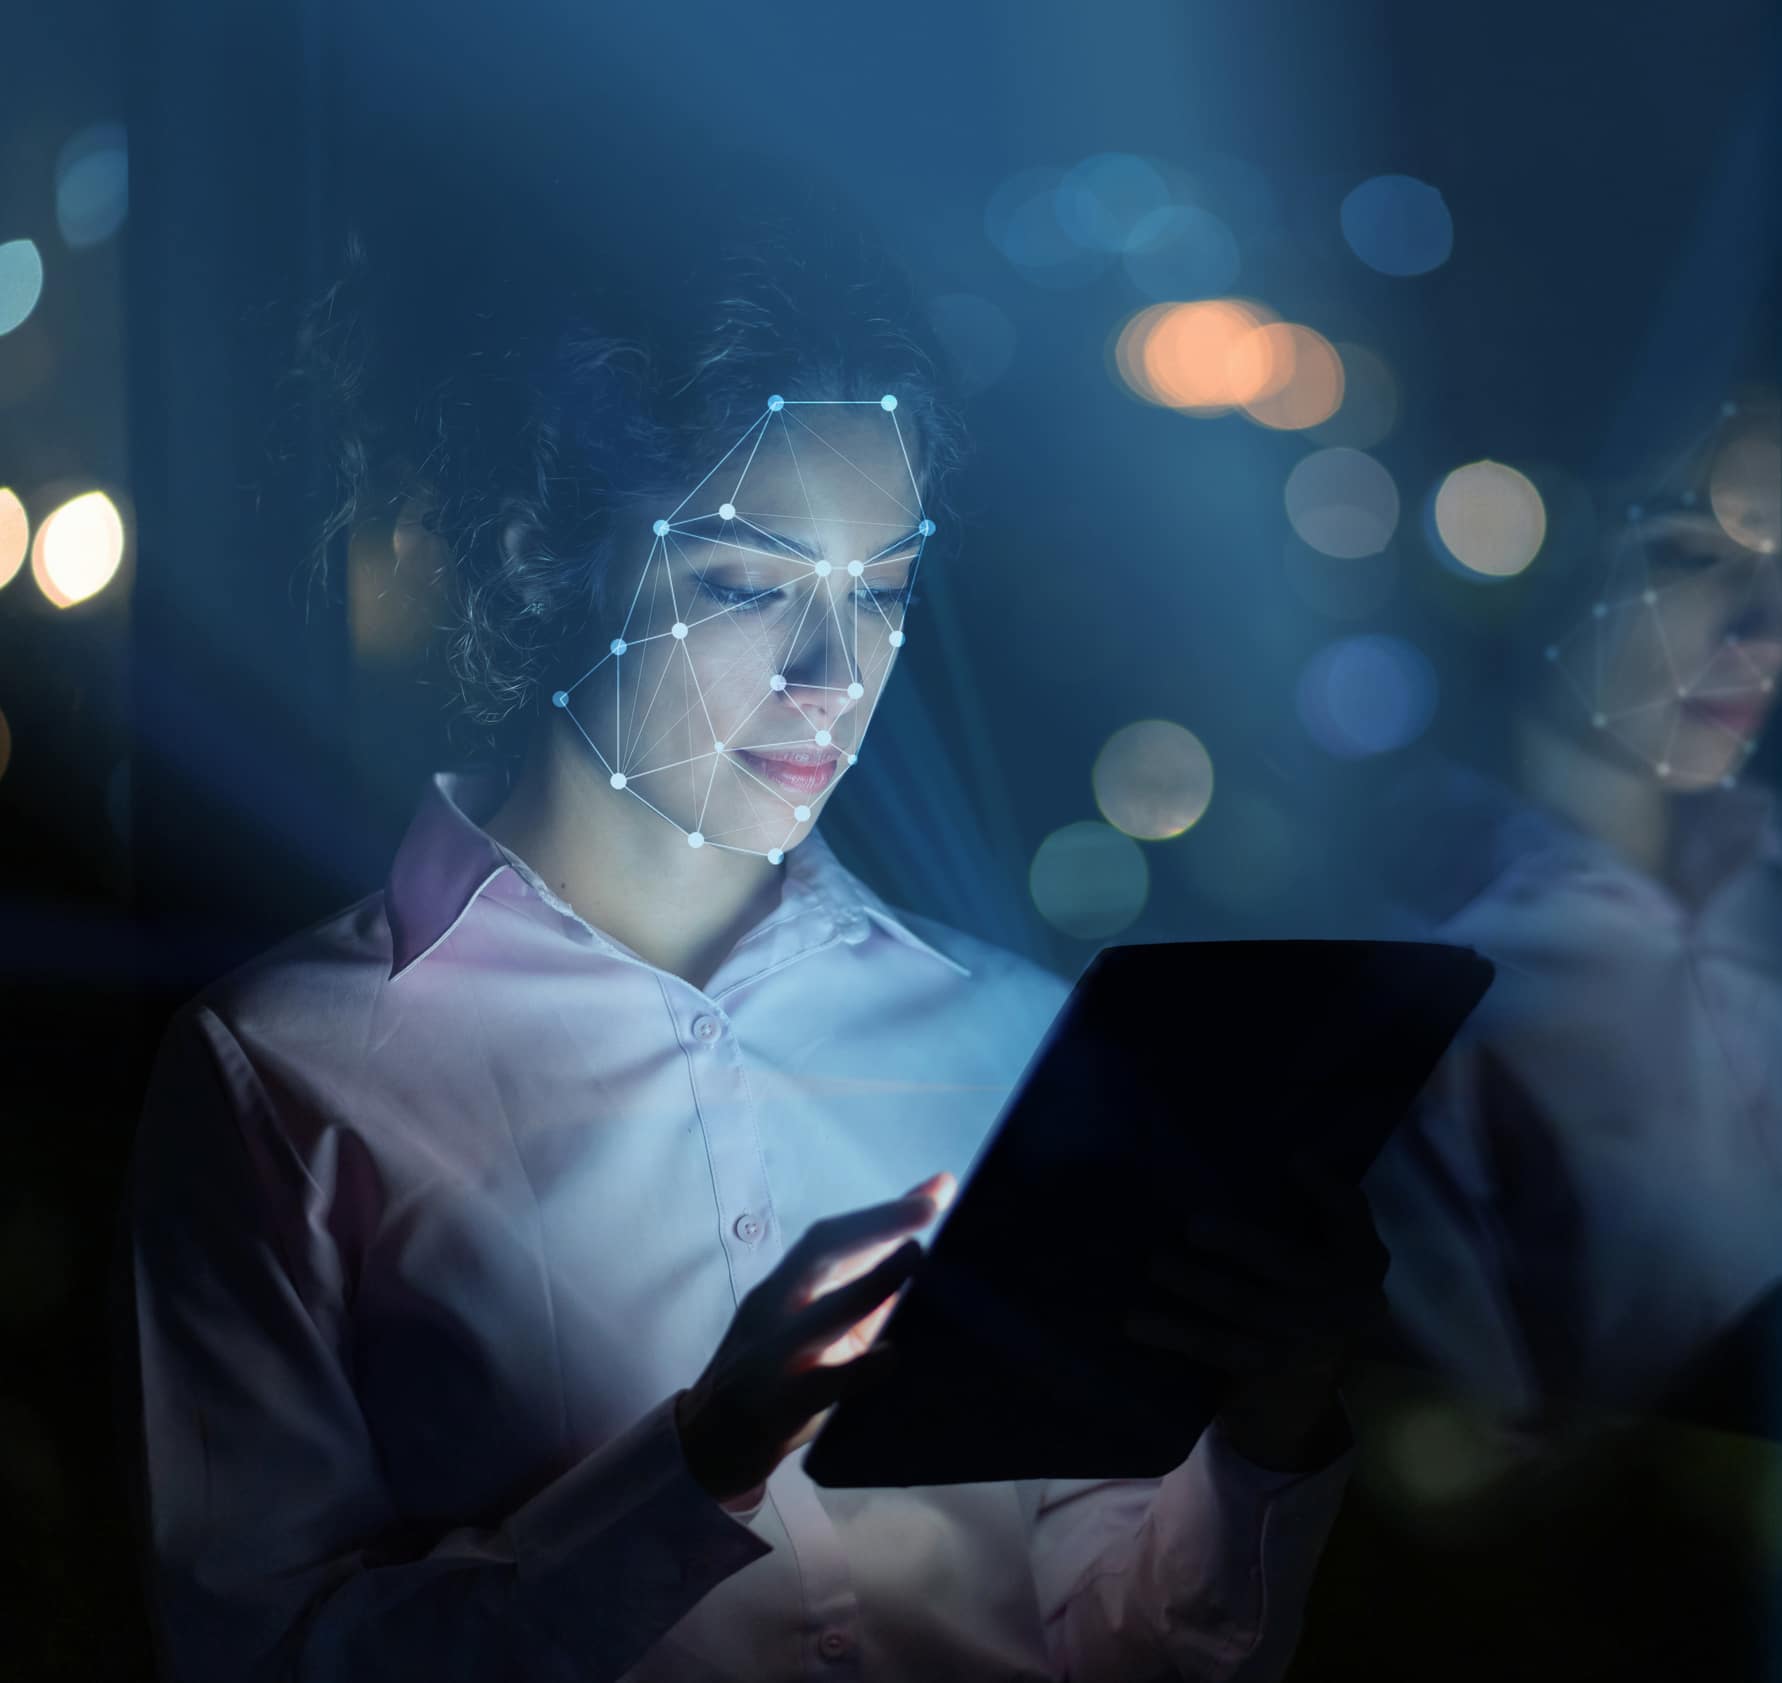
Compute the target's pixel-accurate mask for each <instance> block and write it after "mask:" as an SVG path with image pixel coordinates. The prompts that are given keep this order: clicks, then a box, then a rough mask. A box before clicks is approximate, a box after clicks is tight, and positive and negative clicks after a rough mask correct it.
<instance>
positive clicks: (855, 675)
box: [552, 394, 935, 864]
mask: <svg viewBox="0 0 1782 1683" xmlns="http://www.w3.org/2000/svg"><path fill="white" fill-rule="evenodd" d="M934 529H935V528H934V522H933V521H932V520H930V519H929V518H928V517H927V515H926V514H925V513H924V512H923V508H922V495H921V486H920V483H919V481H918V478H917V474H916V470H915V466H914V464H913V462H912V460H911V456H910V452H909V449H908V447H907V445H906V443H905V440H904V435H903V430H902V427H901V426H900V424H899V422H898V419H897V399H896V397H895V396H892V395H889V394H887V395H886V396H884V397H882V398H873V399H865V400H860V401H840V400H813V401H798V400H794V399H790V398H783V397H779V396H777V395H776V396H773V397H770V398H769V399H768V400H767V404H766V407H765V408H764V409H763V410H762V412H761V414H760V416H759V417H758V418H757V419H756V420H755V421H754V422H753V424H752V425H750V427H749V428H748V429H747V431H745V432H744V433H743V435H742V436H741V437H740V438H739V439H738V440H737V441H736V442H735V443H734V444H733V445H732V446H731V447H730V449H729V450H727V451H726V452H725V453H724V455H723V456H722V457H721V458H720V459H719V460H718V462H717V463H716V464H715V465H714V466H713V467H712V468H711V469H710V470H709V471H708V472H707V473H706V475H705V477H704V478H703V479H701V480H700V481H699V483H698V484H697V485H696V486H694V488H693V489H692V490H691V491H690V492H688V494H687V495H686V496H685V497H683V498H682V499H681V501H680V502H679V503H678V504H677V505H676V506H675V507H673V508H672V509H667V510H664V511H663V512H662V513H661V514H660V515H658V516H656V517H655V518H654V519H653V520H652V521H651V523H650V527H649V531H648V539H649V545H648V553H647V555H646V556H645V558H644V560H643V563H642V565H641V567H640V568H639V570H638V574H637V577H636V580H635V585H634V586H633V587H632V588H631V589H630V591H629V594H628V597H627V596H623V595H622V594H619V593H615V594H613V595H612V597H611V598H610V599H612V600H615V601H617V600H626V601H628V606H627V607H626V609H625V611H624V616H623V619H622V621H621V623H619V624H618V625H616V626H614V627H613V628H612V636H611V638H610V640H609V641H608V643H607V646H606V650H605V652H604V653H603V654H602V655H601V656H600V658H599V659H598V660H597V661H595V663H594V664H593V665H592V666H591V667H589V668H588V670H587V671H585V672H584V673H583V674H582V675H581V676H580V677H579V678H577V679H576V680H575V681H574V682H573V683H571V684H570V685H568V686H567V687H566V688H564V689H560V690H558V691H557V692H556V693H555V694H554V695H553V696H552V700H553V702H554V703H555V705H556V706H557V707H558V708H560V709H562V710H563V712H564V714H565V715H566V716H567V718H568V719H569V720H570V722H571V723H572V724H573V725H574V726H575V728H576V729H577V731H578V732H580V734H581V736H582V738H583V740H584V741H585V742H586V743H587V745H588V747H589V748H590V749H591V750H592V751H593V753H594V755H595V757H596V758H597V759H598V760H599V762H600V764H601V766H602V767H603V768H604V769H605V771H606V773H607V778H608V781H609V783H610V784H611V785H612V787H613V788H615V789H622V790H624V791H625V793H627V794H629V795H633V796H635V797H636V798H637V799H638V800H640V801H642V802H643V803H644V804H645V805H646V806H648V807H649V808H650V809H651V811H653V812H655V813H657V814H658V815H659V816H661V817H662V818H663V819H665V820H666V821H667V822H668V823H670V824H673V825H674V826H675V828H676V829H678V830H680V831H681V833H682V834H683V835H684V836H685V837H686V840H687V844H688V846H690V847H696V848H697V847H719V848H728V849H730V850H732V851H734V852H741V853H754V854H761V855H765V856H766V858H767V859H768V860H770V861H771V862H772V863H774V864H778V863H779V862H780V861H781V860H782V859H783V858H784V857H785V852H786V850H787V849H788V848H789V847H791V846H792V845H793V844H794V842H795V841H796V840H798V839H801V837H802V835H803V834H804V833H808V829H809V827H810V826H811V825H812V824H814V823H815V821H816V814H817V811H818V808H819V807H820V805H821V803H822V802H823V800H825V799H826V798H827V796H828V794H829V792H830V790H832V789H833V788H834V787H835V785H836V784H837V783H838V782H839V781H840V780H841V778H842V776H843V775H844V774H845V773H846V772H847V770H848V769H849V768H850V767H851V766H853V765H854V764H855V763H856V761H857V759H858V757H859V753H860V746H861V742H862V740H863V739H864V737H865V734H866V727H867V724H868V722H869V721H870V719H871V717H872V712H873V709H874V707H875V705H876V704H877V701H878V698H879V695H880V693H881V691H882V690H883V688H884V685H885V681H886V679H887V678H888V677H889V675H890V671H891V667H892V664H893V663H894V661H895V660H896V657H897V651H898V650H899V649H900V648H901V647H902V646H903V642H904V618H905V615H906V612H907V610H908V607H909V604H910V602H911V600H912V593H913V590H914V586H915V579H916V569H917V566H918V564H919V563H920V560H921V556H922V551H923V548H924V546H925V545H926V543H927V541H928V539H929V538H930V537H931V536H932V535H933V533H934ZM642 541H643V537H642V534H641V533H640V538H639V542H640V545H641V543H642ZM618 583H619V585H620V589H621V591H622V590H623V587H624V586H625V585H626V584H629V583H630V581H629V580H626V579H621V580H619V581H618Z"/></svg>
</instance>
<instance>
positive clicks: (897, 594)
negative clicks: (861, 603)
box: [855, 584, 922, 614]
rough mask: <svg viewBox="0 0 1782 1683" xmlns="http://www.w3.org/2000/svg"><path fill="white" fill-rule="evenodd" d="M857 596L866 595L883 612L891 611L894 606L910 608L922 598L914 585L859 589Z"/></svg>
mask: <svg viewBox="0 0 1782 1683" xmlns="http://www.w3.org/2000/svg"><path fill="white" fill-rule="evenodd" d="M855 595H857V596H864V597H866V598H867V599H868V600H869V601H870V602H871V603H872V605H873V606H874V607H875V608H877V609H879V611H880V612H881V613H887V614H888V613H890V612H891V611H892V610H893V609H894V608H904V609H908V608H910V607H911V606H913V605H914V604H915V603H917V602H919V601H921V600H922V598H921V597H919V596H918V595H917V594H916V591H915V586H914V585H908V584H906V585H903V586H901V587H899V588H897V589H891V588H889V587H874V588H872V589H870V590H858V591H856V592H855Z"/></svg>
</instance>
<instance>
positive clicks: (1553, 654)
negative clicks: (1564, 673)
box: [1547, 643, 1559, 660]
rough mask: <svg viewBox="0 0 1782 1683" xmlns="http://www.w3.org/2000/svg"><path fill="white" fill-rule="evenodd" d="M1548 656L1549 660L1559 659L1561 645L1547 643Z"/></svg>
mask: <svg viewBox="0 0 1782 1683" xmlns="http://www.w3.org/2000/svg"><path fill="white" fill-rule="evenodd" d="M1547 658H1548V659H1549V660H1558V659H1559V645H1558V644H1557V643H1549V644H1548V645H1547Z"/></svg>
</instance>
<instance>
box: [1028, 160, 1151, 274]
mask: <svg viewBox="0 0 1782 1683" xmlns="http://www.w3.org/2000/svg"><path fill="white" fill-rule="evenodd" d="M1053 203H1054V207H1055V214H1056V216H1057V218H1058V226H1059V227H1060V228H1061V229H1063V230H1064V233H1065V235H1066V237H1067V238H1069V239H1070V240H1072V241H1074V242H1075V243H1076V244H1077V245H1079V246H1082V247H1083V248H1084V249H1085V250H1086V251H1103V252H1120V251H1125V250H1126V249H1127V246H1128V245H1129V244H1130V242H1131V240H1132V237H1133V234H1134V232H1135V231H1136V230H1137V229H1138V227H1139V225H1140V224H1141V223H1143V222H1144V221H1145V219H1146V218H1147V217H1150V216H1152V215H1154V214H1155V213H1156V212H1158V211H1160V210H1162V209H1163V208H1164V207H1165V206H1167V205H1168V204H1169V184H1168V183H1167V182H1166V181H1165V180H1164V179H1163V177H1162V176H1161V175H1160V174H1159V173H1158V172H1157V170H1156V169H1155V168H1153V167H1152V166H1151V165H1150V164H1148V163H1146V162H1145V160H1144V159H1143V158H1137V157H1134V156H1133V155H1132V154H1131V153H1130V152H1100V153H1097V154H1096V155H1095V156H1094V157H1092V158H1085V159H1084V160H1083V161H1082V162H1081V163H1080V164H1078V165H1077V166H1076V167H1075V168H1074V169H1071V170H1069V171H1068V172H1066V174H1065V176H1064V179H1063V180H1062V181H1060V182H1059V183H1058V189H1057V192H1056V194H1055V195H1054V199H1053Z"/></svg>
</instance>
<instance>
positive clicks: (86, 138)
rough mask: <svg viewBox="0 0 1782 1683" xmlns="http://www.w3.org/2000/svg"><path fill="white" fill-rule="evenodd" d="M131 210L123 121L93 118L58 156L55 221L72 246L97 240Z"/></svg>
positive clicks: (119, 224)
mask: <svg viewBox="0 0 1782 1683" xmlns="http://www.w3.org/2000/svg"><path fill="white" fill-rule="evenodd" d="M129 209H130V160H129V151H128V148H127V147H126V145H125V141H124V126H123V124H122V123H95V124H93V125H92V127H90V128H85V129H82V130H81V131H80V133H79V134H77V135H75V136H74V137H73V138H72V139H71V140H70V141H69V142H68V143H67V144H66V145H65V146H64V147H63V148H62V150H61V152H60V154H59V155H58V156H57V158H56V226H57V227H58V228H59V229H60V230H61V232H62V239H63V242H64V243H65V244H66V245H67V246H68V247H69V248H70V249H71V250H74V251H82V250H84V249H85V248H86V247H88V246H94V245H101V244H103V243H104V242H105V241H106V240H108V239H110V238H111V237H112V235H113V234H115V233H116V232H117V231H118V229H119V228H121V227H122V226H123V224H124V217H125V216H126V215H127V214H128V212H129Z"/></svg>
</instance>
